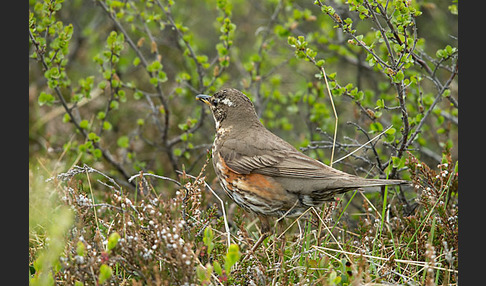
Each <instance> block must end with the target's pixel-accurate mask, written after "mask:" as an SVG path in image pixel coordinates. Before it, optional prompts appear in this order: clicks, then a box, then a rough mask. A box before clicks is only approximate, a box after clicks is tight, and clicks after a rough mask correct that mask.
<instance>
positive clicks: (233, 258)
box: [224, 244, 241, 274]
mask: <svg viewBox="0 0 486 286" xmlns="http://www.w3.org/2000/svg"><path fill="white" fill-rule="evenodd" d="M240 257H241V253H240V248H239V247H238V245H237V244H231V245H230V247H229V249H228V253H226V257H225V263H224V269H225V270H226V274H229V273H230V272H231V267H233V265H235V263H236V262H237V261H238V260H239V259H240Z"/></svg>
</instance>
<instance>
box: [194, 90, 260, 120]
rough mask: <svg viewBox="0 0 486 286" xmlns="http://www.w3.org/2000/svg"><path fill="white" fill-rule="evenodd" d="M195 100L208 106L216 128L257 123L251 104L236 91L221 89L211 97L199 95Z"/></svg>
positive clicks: (243, 95) (244, 96)
mask: <svg viewBox="0 0 486 286" xmlns="http://www.w3.org/2000/svg"><path fill="white" fill-rule="evenodd" d="M196 99H197V100H200V101H202V102H204V103H206V104H207V105H209V107H210V109H211V112H212V113H213V117H214V121H215V123H216V128H219V127H220V126H221V125H222V124H228V125H233V124H249V123H252V122H254V121H255V120H256V121H259V120H258V116H257V114H256V112H255V107H254V106H253V103H252V102H251V101H250V99H249V98H248V97H247V96H246V95H245V94H243V93H242V92H241V91H239V90H237V89H234V88H228V89H223V90H220V91H218V92H216V93H215V94H213V96H209V95H205V94H199V95H197V96H196Z"/></svg>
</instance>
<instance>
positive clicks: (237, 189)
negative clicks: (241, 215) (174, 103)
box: [196, 88, 409, 251]
mask: <svg viewBox="0 0 486 286" xmlns="http://www.w3.org/2000/svg"><path fill="white" fill-rule="evenodd" d="M196 99H197V100H200V101H202V102H204V103H205V104H207V105H208V106H209V108H210V110H211V113H212V115H213V118H214V122H215V125H216V134H215V138H214V142H213V145H212V147H211V157H212V165H213V168H214V171H215V173H216V176H217V178H218V179H219V182H220V185H221V187H222V188H223V190H224V191H225V193H226V194H227V195H228V196H229V197H230V198H231V199H232V200H233V201H234V202H235V203H236V204H237V205H238V206H240V207H242V208H243V209H245V210H246V211H248V212H250V213H254V214H256V216H257V217H258V218H259V220H260V222H261V233H262V234H261V236H260V238H259V239H258V241H257V242H256V243H255V244H254V246H253V247H252V251H254V250H256V248H257V247H258V246H259V245H260V244H261V242H263V240H264V239H265V238H266V237H268V236H269V235H271V233H272V230H271V225H270V218H271V217H279V218H280V217H283V216H284V217H289V218H292V217H298V216H300V215H302V214H303V213H304V212H306V211H307V210H308V209H309V208H311V207H320V206H322V205H323V204H324V203H325V202H329V201H333V200H334V197H335V196H336V195H337V194H341V193H344V192H346V191H349V190H353V189H358V188H363V187H374V186H384V185H400V184H408V183H409V182H408V181H406V180H384V179H365V178H361V177H359V176H355V175H352V174H348V173H345V172H343V171H340V170H337V169H335V168H332V167H330V166H328V165H326V164H324V163H322V162H320V161H318V160H315V159H313V158H311V157H309V156H307V155H305V154H304V153H302V152H300V151H298V150H297V149H296V148H295V147H294V146H293V145H291V144H290V143H288V142H287V141H285V140H284V139H282V138H280V137H278V136H277V135H275V134H274V133H272V132H271V131H269V130H268V129H267V128H265V126H264V125H263V124H262V123H261V121H260V119H259V117H258V115H257V113H256V111H255V107H254V105H253V103H252V102H251V100H250V99H249V98H248V97H247V96H246V95H245V94H244V93H242V92H241V91H239V90H237V89H234V88H225V89H222V90H220V91H218V92H216V93H214V94H213V95H212V96H210V95H206V94H199V95H197V96H196Z"/></svg>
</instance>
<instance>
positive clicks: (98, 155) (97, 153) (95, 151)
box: [93, 149, 103, 158]
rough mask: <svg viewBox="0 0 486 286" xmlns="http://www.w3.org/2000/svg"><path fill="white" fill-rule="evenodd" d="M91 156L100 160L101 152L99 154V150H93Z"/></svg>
mask: <svg viewBox="0 0 486 286" xmlns="http://www.w3.org/2000/svg"><path fill="white" fill-rule="evenodd" d="M93 156H94V157H95V158H101V156H103V152H101V150H100V149H94V150H93Z"/></svg>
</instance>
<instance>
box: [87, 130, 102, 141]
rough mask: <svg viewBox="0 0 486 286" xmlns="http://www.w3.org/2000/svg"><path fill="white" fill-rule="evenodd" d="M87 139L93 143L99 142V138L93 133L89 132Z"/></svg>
mask: <svg viewBox="0 0 486 286" xmlns="http://www.w3.org/2000/svg"><path fill="white" fill-rule="evenodd" d="M88 139H89V140H92V141H94V142H99V141H100V137H99V136H98V135H96V133H94V132H90V133H89V134H88Z"/></svg>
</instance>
